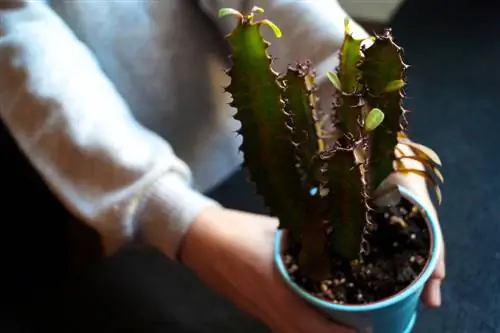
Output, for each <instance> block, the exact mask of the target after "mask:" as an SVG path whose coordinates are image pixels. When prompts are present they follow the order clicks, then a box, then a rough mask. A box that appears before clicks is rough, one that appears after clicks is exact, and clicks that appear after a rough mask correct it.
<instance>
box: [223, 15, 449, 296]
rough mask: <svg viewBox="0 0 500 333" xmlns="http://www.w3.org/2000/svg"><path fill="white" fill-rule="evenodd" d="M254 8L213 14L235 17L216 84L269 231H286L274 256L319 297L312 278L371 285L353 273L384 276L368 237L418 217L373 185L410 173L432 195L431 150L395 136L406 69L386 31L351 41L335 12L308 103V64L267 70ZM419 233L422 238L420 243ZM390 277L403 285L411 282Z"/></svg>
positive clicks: (403, 133)
mask: <svg viewBox="0 0 500 333" xmlns="http://www.w3.org/2000/svg"><path fill="white" fill-rule="evenodd" d="M262 13H263V10H262V9H261V8H257V7H254V8H253V9H252V10H251V11H250V13H249V14H246V15H244V14H242V13H240V12H238V11H235V10H233V9H221V10H220V12H219V14H220V16H225V15H228V14H232V15H235V16H236V17H237V19H238V23H237V25H236V26H235V28H234V30H233V31H232V32H231V33H230V34H229V35H228V36H227V40H228V41H229V45H230V49H231V55H230V58H231V61H232V66H231V67H230V69H229V70H228V71H227V74H228V75H229V77H230V79H231V83H230V84H229V86H228V87H227V88H226V91H227V92H228V93H230V94H231V96H232V102H231V106H233V107H234V108H236V109H237V113H236V115H235V118H236V119H237V120H239V121H240V122H241V128H240V129H239V134H241V135H242V137H243V143H242V145H241V151H242V152H243V154H244V166H245V167H246V168H247V169H248V170H249V174H250V178H251V180H252V181H253V182H254V183H255V184H256V188H257V190H258V192H259V193H260V194H261V195H262V196H263V198H264V201H265V203H266V205H267V206H268V207H269V208H270V210H271V213H272V214H273V215H275V216H276V217H277V218H278V219H279V222H280V226H279V227H280V228H281V229H285V230H287V234H288V244H289V247H288V249H287V253H288V256H287V260H286V262H287V263H288V265H289V268H290V273H291V274H296V278H297V279H298V280H300V281H302V282H301V283H302V284H303V285H304V286H305V287H307V288H309V290H310V291H311V292H316V294H318V295H320V294H321V295H322V297H326V296H325V294H324V293H322V292H321V290H323V292H325V289H328V288H325V284H324V283H325V282H328V281H329V283H330V284H331V282H332V281H337V280H338V279H337V280H335V277H336V276H338V272H339V271H340V272H341V273H342V274H343V275H342V276H341V280H342V279H344V280H346V278H347V280H349V281H351V282H354V284H356V283H357V284H358V285H355V286H354V287H356V288H357V289H356V290H358V293H359V290H365V289H366V288H375V289H377V288H378V287H377V285H375V284H373V283H371V280H370V279H365V280H363V279H362V278H360V277H361V276H363V274H364V276H366V275H367V274H368V275H369V273H367V272H369V271H370V270H372V271H377V270H378V271H379V272H382V273H384V272H385V274H387V270H385V271H384V267H383V266H384V264H383V263H380V261H379V262H376V261H373V256H375V257H376V253H373V251H370V249H371V248H375V249H376V250H377V249H378V250H380V249H382V248H384V246H385V245H384V244H382V243H381V239H383V238H384V237H382V236H381V235H380V233H381V232H382V231H384V230H385V231H387V230H389V229H390V228H393V227H394V225H395V224H397V228H399V229H398V230H397V232H396V234H398V233H399V234H401V233H402V234H405V235H407V234H408V233H409V232H410V231H409V230H410V229H411V230H413V231H411V232H410V233H412V232H414V231H415V230H416V229H415V227H416V226H418V223H416V222H415V223H416V224H415V223H413V224H412V223H409V221H410V220H411V219H412V217H414V216H418V212H416V211H415V209H414V207H412V206H411V205H410V206H408V203H401V202H400V203H397V204H396V206H394V207H387V206H385V207H380V206H377V204H376V202H377V200H376V199H377V197H379V196H382V195H384V194H385V193H386V192H387V191H380V188H381V186H382V185H381V184H383V183H384V181H385V180H386V179H387V178H388V177H389V176H390V175H391V174H393V173H415V174H417V175H420V176H422V177H424V178H425V179H426V180H428V181H429V182H430V183H431V184H432V185H433V186H434V188H435V189H436V193H437V196H438V200H441V194H440V191H439V187H438V183H439V181H442V176H441V173H440V172H439V169H438V167H439V166H440V161H439V158H438V156H437V154H436V153H434V152H433V151H432V150H431V149H429V148H427V147H425V146H423V145H420V144H417V143H415V142H413V141H411V140H410V139H409V137H408V135H407V130H406V120H405V113H406V111H405V109H404V108H403V106H402V101H403V99H404V92H403V87H404V85H405V83H406V81H405V70H406V69H407V67H408V66H407V65H406V64H405V63H404V62H403V59H402V49H401V48H400V47H399V46H397V45H396V44H395V42H394V40H393V37H392V35H391V30H390V29H387V30H385V33H384V34H382V35H377V36H373V37H371V38H368V39H364V40H361V39H356V38H355V37H353V35H352V33H351V32H350V29H349V21H348V20H347V19H346V21H345V38H344V41H343V44H342V46H341V48H340V52H339V66H338V67H337V68H336V69H332V71H331V72H329V73H328V77H329V79H330V81H331V83H332V94H333V97H334V98H333V103H332V105H333V106H332V108H331V109H330V110H318V98H317V97H316V95H315V93H316V85H315V75H314V70H313V68H312V64H311V63H310V62H309V61H307V60H305V61H302V62H299V63H297V64H295V65H291V66H290V67H289V68H288V70H287V71H286V73H283V74H279V73H277V72H276V71H275V70H274V69H273V67H272V66H273V64H272V58H271V56H270V55H269V54H268V52H267V51H268V47H269V46H270V43H269V42H268V41H266V40H264V38H263V37H262V35H261V27H262V26H264V25H267V26H268V27H270V28H271V29H272V30H273V31H274V32H275V35H276V37H277V38H279V37H280V36H281V31H280V30H279V28H278V27H277V26H276V25H275V24H274V23H272V22H271V21H269V20H267V19H262V20H257V19H256V15H259V14H262ZM327 128H334V130H333V131H331V130H330V131H327V130H326V129H327ZM401 146H407V147H409V148H410V149H411V151H412V154H407V153H405V152H406V150H405V152H403V151H402V150H401V149H400V148H401ZM404 159H414V160H416V161H418V162H420V163H421V164H422V165H423V166H424V168H423V169H422V170H420V169H408V168H406V167H405V166H406V164H405V163H403V161H404ZM388 189H389V190H394V188H393V187H388ZM396 208H397V209H399V210H400V211H401V210H405V209H406V211H407V213H408V214H406V215H404V216H399V215H401V214H399V213H394V214H392V213H391V212H393V211H394V209H396ZM398 214H399V215H398ZM389 220H390V221H389ZM417 220H418V219H417ZM420 220H422V218H421V219H420ZM394 221H399V223H395V222H394ZM419 226H420V229H419V230H424V229H425V225H422V224H420V225H419ZM412 228H413V229H412ZM393 229H394V228H393ZM393 229H390V230H393ZM387 232H388V233H389V234H390V232H393V233H394V230H393V231H387ZM423 234H425V230H424V232H423ZM425 240H426V238H425V237H423V238H422V242H423V243H422V244H424V243H425ZM384 241H385V242H389V241H390V242H391V244H390V246H392V243H394V242H393V239H385V240H384ZM390 246H389V247H390ZM423 247H424V248H425V245H424V246H423ZM417 252H418V251H417ZM411 253H413V254H415V252H411ZM422 255H424V256H425V252H422ZM393 259H394V258H393ZM374 262H375V267H374V266H373V265H374ZM377 265H378V266H377ZM420 268H421V267H420ZM415 273H416V274H418V272H415ZM394 274H395V276H396V275H397V276H400V275H401V274H400V272H398V273H394ZM398 274H399V275H398ZM382 275H383V274H382ZM382 275H380V274H379V279H382V278H383V276H382ZM375 278H376V277H373V276H372V277H371V279H375ZM395 279H396V278H395ZM365 282H366V283H365ZM363 283H365V285H364V286H363ZM402 283H403V284H404V283H407V284H409V283H411V277H410V278H409V280H408V281H406V280H405V282H402ZM337 285H342V283H337ZM351 285H352V283H351ZM368 285H369V286H368ZM381 286H382V285H380V286H379V287H380V288H379V289H383V288H382V287H381ZM403 287H404V286H403ZM346 288H348V287H347V285H343V286H340V289H331V288H330V289H329V292H330V294H331V293H332V292H343V293H347V291H346ZM363 288H365V289H363ZM396 291H397V290H396ZM396 291H394V290H391V291H388V293H390V292H396ZM386 296H387V295H385V294H383V293H378V294H377V293H376V295H375V296H373V297H371V298H370V297H365V296H363V297H361V298H362V299H359V297H358V299H356V298H354V300H353V299H352V298H349V297H347V298H346V297H345V296H344V297H343V296H338V297H335V296H332V297H331V300H333V301H336V302H337V301H338V302H342V301H346V302H358V301H359V302H366V301H370V300H371V301H374V300H377V297H378V298H380V297H386Z"/></svg>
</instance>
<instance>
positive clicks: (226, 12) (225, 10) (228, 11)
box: [219, 8, 243, 18]
mask: <svg viewBox="0 0 500 333" xmlns="http://www.w3.org/2000/svg"><path fill="white" fill-rule="evenodd" d="M228 15H235V16H238V17H240V18H242V17H243V14H241V13H240V12H239V11H237V10H236V9H233V8H221V9H219V17H224V16H228Z"/></svg>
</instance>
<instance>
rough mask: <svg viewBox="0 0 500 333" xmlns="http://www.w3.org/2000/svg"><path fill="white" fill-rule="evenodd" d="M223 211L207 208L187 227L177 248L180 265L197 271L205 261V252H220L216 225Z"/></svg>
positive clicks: (219, 208) (215, 207) (221, 209)
mask: <svg viewBox="0 0 500 333" xmlns="http://www.w3.org/2000/svg"><path fill="white" fill-rule="evenodd" d="M223 211H224V208H222V207H217V206H213V207H207V208H206V209H203V210H202V211H201V212H200V214H199V215H198V216H197V218H196V219H195V221H194V222H193V223H192V224H191V226H190V227H189V229H188V231H187V233H186V234H185V236H184V238H183V240H182V243H181V245H180V248H179V252H178V258H179V260H180V262H181V263H182V264H184V265H185V266H187V267H188V268H190V269H192V270H195V271H197V270H199V269H200V268H201V267H200V265H203V264H204V262H206V260H204V259H203V257H204V255H203V254H204V253H205V254H206V251H207V250H209V251H220V250H219V248H220V245H221V238H220V237H219V236H220V233H219V232H217V231H216V229H217V228H218V227H217V223H218V222H219V221H220V219H221V215H222V213H223Z"/></svg>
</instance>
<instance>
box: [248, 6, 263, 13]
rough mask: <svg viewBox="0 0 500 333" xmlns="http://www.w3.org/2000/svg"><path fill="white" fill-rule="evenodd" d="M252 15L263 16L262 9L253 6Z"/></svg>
mask: <svg viewBox="0 0 500 333" xmlns="http://www.w3.org/2000/svg"><path fill="white" fill-rule="evenodd" d="M251 12H252V13H258V14H264V8H261V7H258V6H253V8H252V10H251Z"/></svg>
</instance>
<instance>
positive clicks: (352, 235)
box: [327, 147, 366, 260]
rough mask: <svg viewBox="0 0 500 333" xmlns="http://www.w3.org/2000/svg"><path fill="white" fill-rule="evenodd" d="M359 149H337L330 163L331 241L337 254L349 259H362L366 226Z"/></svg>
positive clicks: (328, 172) (329, 160) (328, 171)
mask: <svg viewBox="0 0 500 333" xmlns="http://www.w3.org/2000/svg"><path fill="white" fill-rule="evenodd" d="M359 149H361V148H360V147H352V148H349V149H341V148H338V149H337V150H336V151H334V152H333V155H332V156H331V157H330V158H329V159H328V162H327V165H328V170H327V174H328V189H329V193H328V196H327V202H328V205H329V207H331V210H330V213H331V216H330V219H331V221H332V225H333V232H332V239H331V241H332V242H331V243H332V246H333V249H334V252H335V253H337V254H340V255H341V256H342V257H344V258H346V259H349V260H356V259H358V258H359V255H360V250H361V242H362V239H363V230H364V228H365V225H366V201H365V183H364V175H363V173H364V172H363V167H362V164H361V163H360V162H359V161H357V157H356V155H357V154H358V152H357V151H356V150H359Z"/></svg>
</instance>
